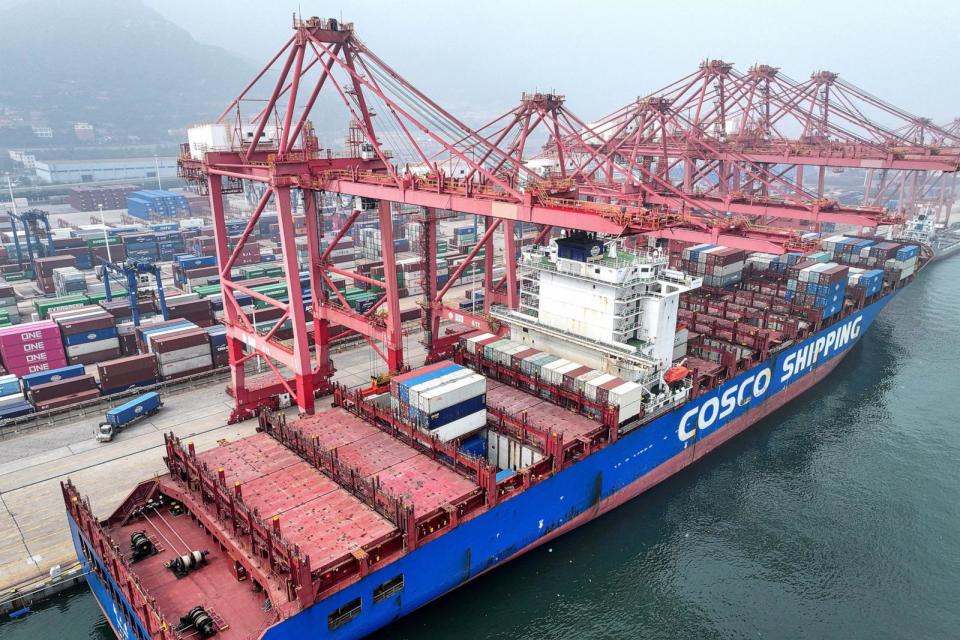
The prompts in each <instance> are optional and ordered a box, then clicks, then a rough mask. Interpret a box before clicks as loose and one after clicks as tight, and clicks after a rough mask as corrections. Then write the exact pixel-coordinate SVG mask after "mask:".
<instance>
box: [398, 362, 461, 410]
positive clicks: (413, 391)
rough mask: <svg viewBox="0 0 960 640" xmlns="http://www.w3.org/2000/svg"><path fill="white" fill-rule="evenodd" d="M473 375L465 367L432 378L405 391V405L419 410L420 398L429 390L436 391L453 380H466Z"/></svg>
mask: <svg viewBox="0 0 960 640" xmlns="http://www.w3.org/2000/svg"><path fill="white" fill-rule="evenodd" d="M472 375H473V370H472V369H467V368H466V367H460V368H459V369H457V370H456V371H451V372H450V373H446V374H444V375H442V376H439V377H436V378H433V379H431V380H426V381H424V382H421V383H419V384H416V385H414V386H412V387H410V388H409V389H408V391H407V404H409V405H410V406H411V407H414V408H419V406H420V405H419V402H420V396H421V395H422V394H424V393H426V392H427V391H429V390H431V389H436V388H437V387H442V386H443V385H445V384H449V383H451V382H453V381H454V380H459V379H461V378H466V377H469V376H472Z"/></svg>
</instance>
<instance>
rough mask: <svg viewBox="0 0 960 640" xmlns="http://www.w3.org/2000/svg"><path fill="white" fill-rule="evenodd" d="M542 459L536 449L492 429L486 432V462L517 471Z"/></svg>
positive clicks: (499, 467)
mask: <svg viewBox="0 0 960 640" xmlns="http://www.w3.org/2000/svg"><path fill="white" fill-rule="evenodd" d="M542 459H543V454H541V453H540V452H539V451H537V450H536V449H532V448H530V447H528V446H526V445H523V444H520V443H519V442H517V441H516V440H514V439H513V438H511V437H509V436H505V435H502V434H499V433H496V432H494V431H488V432H487V462H489V463H490V464H492V465H495V466H496V467H497V468H498V469H513V470H514V471H517V470H519V469H524V468H526V467H529V466H531V465H532V464H534V463H536V462H540V460H542Z"/></svg>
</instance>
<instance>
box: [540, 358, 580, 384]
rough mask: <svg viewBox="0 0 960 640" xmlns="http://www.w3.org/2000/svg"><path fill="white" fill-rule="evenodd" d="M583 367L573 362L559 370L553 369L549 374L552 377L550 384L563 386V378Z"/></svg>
mask: <svg viewBox="0 0 960 640" xmlns="http://www.w3.org/2000/svg"><path fill="white" fill-rule="evenodd" d="M582 366H584V365H582V364H580V363H579V362H571V363H570V364H568V365H565V366H562V367H559V368H557V369H551V370H550V373H549V374H548V375H549V376H550V383H551V384H555V385H557V386H560V385H562V384H563V377H564V375H565V374H567V373H569V372H571V371H573V370H574V369H579V368H580V367H582Z"/></svg>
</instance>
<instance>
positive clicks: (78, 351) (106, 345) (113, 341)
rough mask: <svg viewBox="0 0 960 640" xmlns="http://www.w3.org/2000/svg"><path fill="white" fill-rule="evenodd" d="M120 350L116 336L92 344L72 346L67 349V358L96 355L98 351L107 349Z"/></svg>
mask: <svg viewBox="0 0 960 640" xmlns="http://www.w3.org/2000/svg"><path fill="white" fill-rule="evenodd" d="M119 348H120V339H119V338H118V337H116V336H114V337H112V338H104V339H103V340H96V341H94V342H85V343H83V344H72V345H70V346H68V347H67V351H66V353H67V355H68V356H84V355H87V354H88V353H98V352H100V351H106V350H107V349H119Z"/></svg>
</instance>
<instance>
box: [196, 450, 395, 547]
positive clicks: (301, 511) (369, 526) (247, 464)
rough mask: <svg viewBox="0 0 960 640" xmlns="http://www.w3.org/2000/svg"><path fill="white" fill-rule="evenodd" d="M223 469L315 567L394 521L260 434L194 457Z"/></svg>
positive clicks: (372, 538)
mask: <svg viewBox="0 0 960 640" xmlns="http://www.w3.org/2000/svg"><path fill="white" fill-rule="evenodd" d="M198 457H199V458H200V460H201V461H203V462H205V463H207V465H208V466H209V467H211V468H216V467H222V468H223V469H224V475H225V479H226V482H227V485H228V486H230V485H232V484H233V483H234V482H240V483H241V490H242V492H243V501H244V503H245V504H246V505H247V506H248V507H250V508H251V509H256V510H257V511H258V512H259V513H260V515H261V516H262V517H264V518H266V519H270V518H272V517H274V516H279V518H280V530H281V531H282V534H283V537H284V539H285V540H287V541H288V542H290V543H293V544H296V545H299V547H300V549H301V550H302V551H303V552H304V553H305V554H306V555H308V556H309V557H310V561H311V563H312V564H313V566H323V565H325V564H326V563H328V562H330V561H332V560H335V559H337V558H339V557H341V556H343V555H344V554H347V553H350V552H352V551H354V550H355V549H357V548H360V547H363V546H364V545H367V544H371V543H374V542H376V541H378V540H380V539H382V538H384V537H385V536H387V535H389V534H390V533H391V532H392V531H393V530H394V529H395V527H394V525H393V523H391V522H390V521H389V520H387V519H386V518H384V517H383V516H381V515H380V514H379V513H377V512H376V511H374V510H373V509H371V508H370V507H368V506H367V505H365V504H364V503H363V502H361V501H360V500H359V499H357V498H355V497H354V496H353V495H351V494H350V493H349V492H348V491H346V490H345V489H343V488H342V487H340V486H339V485H338V484H337V483H335V482H334V481H333V480H331V479H329V478H328V477H326V476H325V475H323V474H322V473H321V472H320V471H319V470H317V469H316V468H314V467H313V466H312V465H311V464H310V463H308V462H306V461H305V460H302V459H301V458H300V457H298V456H297V455H296V454H294V453H293V452H291V451H290V450H288V449H287V448H286V447H284V446H283V445H282V444H280V443H279V442H277V441H276V440H274V439H273V438H271V437H270V436H268V435H267V434H264V433H258V434H255V435H252V436H249V437H247V438H244V439H243V440H238V441H236V442H233V443H230V444H228V445H226V446H223V447H218V448H215V449H211V450H209V451H206V452H204V453H201V454H199V455H198Z"/></svg>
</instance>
